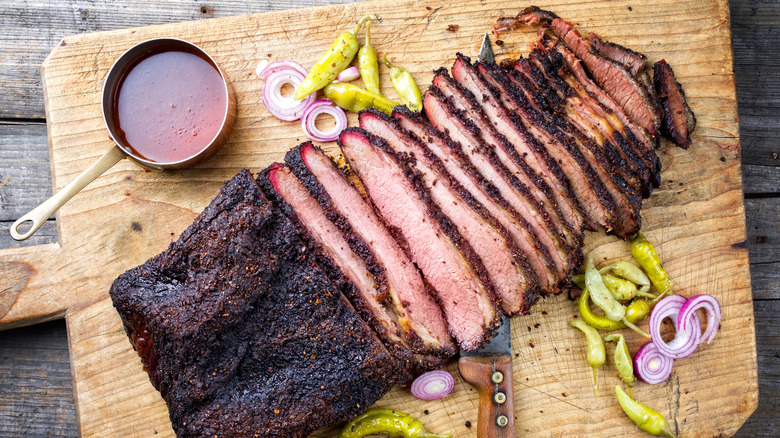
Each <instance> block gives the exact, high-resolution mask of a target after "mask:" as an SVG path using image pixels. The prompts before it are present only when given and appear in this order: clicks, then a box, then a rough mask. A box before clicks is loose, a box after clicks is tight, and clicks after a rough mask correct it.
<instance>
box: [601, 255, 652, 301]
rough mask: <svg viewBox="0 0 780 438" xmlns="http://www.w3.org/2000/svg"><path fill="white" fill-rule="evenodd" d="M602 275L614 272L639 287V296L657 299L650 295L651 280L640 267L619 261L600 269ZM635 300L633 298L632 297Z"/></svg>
mask: <svg viewBox="0 0 780 438" xmlns="http://www.w3.org/2000/svg"><path fill="white" fill-rule="evenodd" d="M599 272H600V273H601V275H604V274H605V273H607V272H612V273H613V274H615V275H616V276H618V277H620V278H622V279H624V280H628V281H630V282H632V283H634V284H635V285H637V286H639V289H638V292H637V293H638V295H642V296H645V297H648V298H650V299H652V298H655V295H653V294H650V293H648V292H647V291H648V290H650V279H648V278H647V275H645V273H644V272H642V270H641V269H639V267H638V266H636V265H635V264H633V263H631V262H627V261H625V260H617V261H614V262H612V263H610V264H608V265H606V266H602V267H601V268H599ZM632 298H633V297H632Z"/></svg>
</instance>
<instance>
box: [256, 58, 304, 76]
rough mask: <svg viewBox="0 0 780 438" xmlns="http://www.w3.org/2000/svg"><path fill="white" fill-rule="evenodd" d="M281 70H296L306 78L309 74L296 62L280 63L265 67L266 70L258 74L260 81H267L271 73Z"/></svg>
mask: <svg viewBox="0 0 780 438" xmlns="http://www.w3.org/2000/svg"><path fill="white" fill-rule="evenodd" d="M279 70H295V71H297V72H298V73H300V74H302V75H303V77H306V75H308V74H309V72H308V71H306V69H305V68H303V66H302V65H300V64H298V63H297V62H295V61H278V62H274V63H271V64H268V65H267V66H265V68H264V69H262V70H261V71H259V72H257V76H259V77H260V79H267V78H268V76H269V75H270V74H271V73H274V72H277V71H279Z"/></svg>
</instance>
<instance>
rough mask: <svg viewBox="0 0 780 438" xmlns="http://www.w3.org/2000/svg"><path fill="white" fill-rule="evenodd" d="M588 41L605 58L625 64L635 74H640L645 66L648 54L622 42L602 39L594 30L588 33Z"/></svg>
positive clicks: (592, 48)
mask: <svg viewBox="0 0 780 438" xmlns="http://www.w3.org/2000/svg"><path fill="white" fill-rule="evenodd" d="M588 41H590V47H591V50H595V52H596V53H598V54H599V55H601V56H603V57H604V58H607V59H611V60H613V61H615V62H617V63H619V64H621V65H623V66H624V67H626V69H627V70H628V71H629V72H631V74H632V75H634V76H636V75H638V74H639V72H640V71H642V69H644V68H645V61H646V60H647V56H645V55H644V54H642V53H639V52H635V51H633V50H631V49H629V48H628V47H623V46H621V45H620V44H615V43H611V42H609V41H602V39H601V38H600V37H599V36H598V35H596V34H595V33H593V32H591V33H590V34H588Z"/></svg>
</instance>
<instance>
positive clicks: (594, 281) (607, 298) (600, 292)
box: [585, 258, 650, 338]
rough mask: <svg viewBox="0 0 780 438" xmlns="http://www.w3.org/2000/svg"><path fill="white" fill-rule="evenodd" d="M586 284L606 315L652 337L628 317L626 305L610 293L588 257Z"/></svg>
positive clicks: (595, 301) (611, 319) (592, 297)
mask: <svg viewBox="0 0 780 438" xmlns="http://www.w3.org/2000/svg"><path fill="white" fill-rule="evenodd" d="M585 286H586V287H587V289H588V290H589V291H590V297H591V299H593V302H594V303H595V304H596V305H597V306H598V307H599V308H600V309H601V310H603V311H604V316H606V317H607V319H609V320H610V321H615V322H618V321H620V322H622V323H623V324H625V326H626V327H628V328H630V329H631V330H633V331H635V332H637V333H639V334H640V335H642V336H644V337H646V338H650V335H649V334H647V333H645V332H644V331H642V329H640V328H639V327H637V326H636V325H634V323H632V322H631V321H628V320H627V319H626V306H624V305H622V304H620V303H619V302H618V300H616V299H615V298H614V297H613V296H612V294H611V293H610V291H609V289H607V286H606V285H605V284H604V281H603V280H602V278H601V274H600V273H599V271H598V270H596V267H595V266H594V265H593V259H591V258H588V263H587V264H586V266H585Z"/></svg>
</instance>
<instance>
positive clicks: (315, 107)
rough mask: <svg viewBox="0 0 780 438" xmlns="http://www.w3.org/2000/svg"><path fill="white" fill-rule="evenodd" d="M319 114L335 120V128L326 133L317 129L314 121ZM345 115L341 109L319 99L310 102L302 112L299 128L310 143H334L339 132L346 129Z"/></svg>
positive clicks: (326, 100)
mask: <svg viewBox="0 0 780 438" xmlns="http://www.w3.org/2000/svg"><path fill="white" fill-rule="evenodd" d="M320 114H330V115H331V116H333V118H334V119H336V126H334V127H333V129H330V130H328V131H322V130H320V129H319V128H317V125H316V123H315V122H316V120H317V116H319V115H320ZM347 126H348V122H347V114H346V113H345V112H344V110H343V109H341V108H339V107H337V106H335V105H333V102H331V101H330V100H328V99H320V100H316V101H314V102H312V103H311V104H310V105H309V106H307V107H306V109H304V110H303V116H302V117H301V128H303V132H304V133H305V134H306V137H309V139H310V140H312V141H319V142H326V141H335V140H336V139H338V138H339V134H341V131H343V130H345V129H347Z"/></svg>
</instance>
